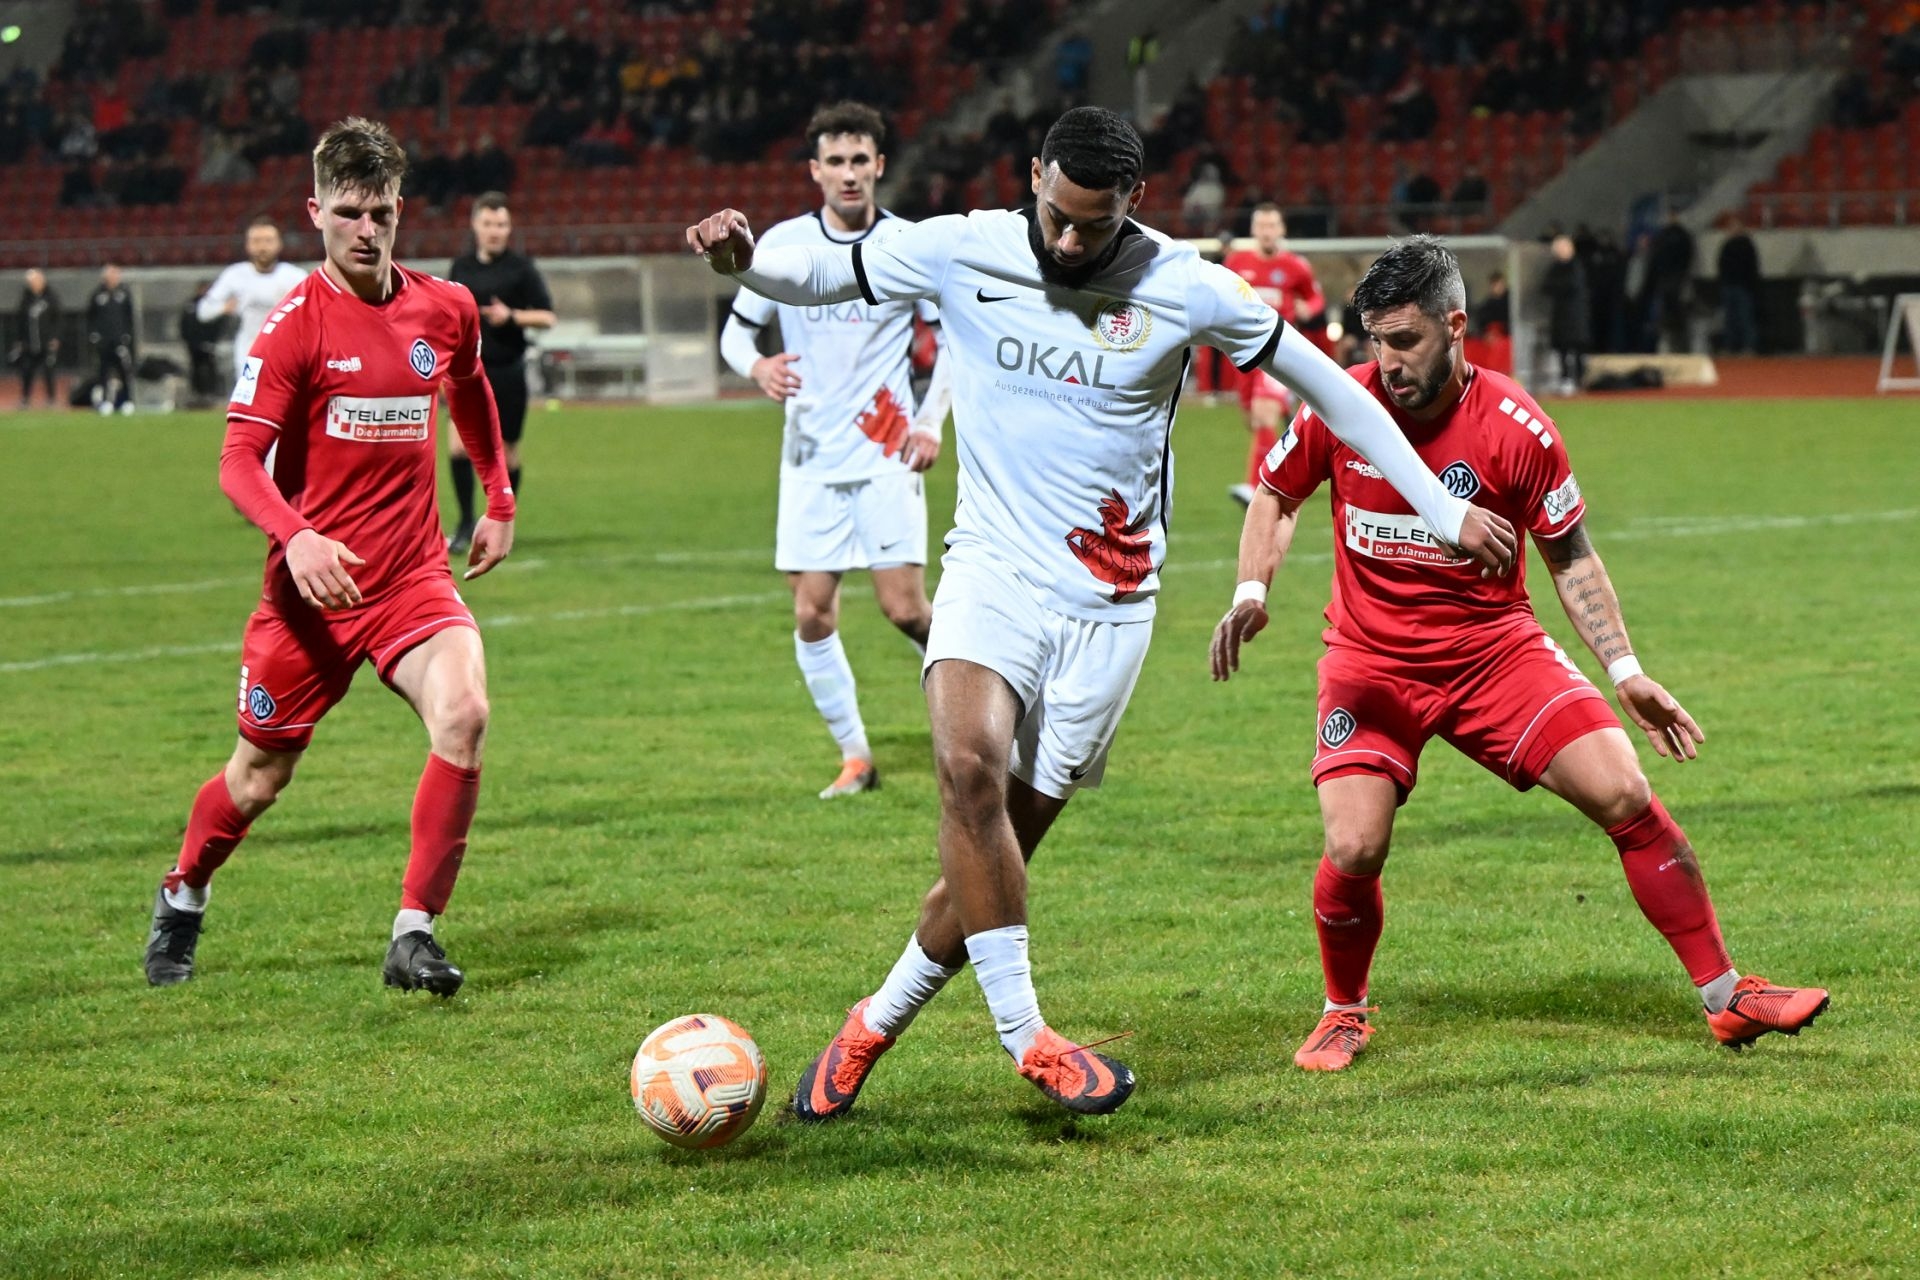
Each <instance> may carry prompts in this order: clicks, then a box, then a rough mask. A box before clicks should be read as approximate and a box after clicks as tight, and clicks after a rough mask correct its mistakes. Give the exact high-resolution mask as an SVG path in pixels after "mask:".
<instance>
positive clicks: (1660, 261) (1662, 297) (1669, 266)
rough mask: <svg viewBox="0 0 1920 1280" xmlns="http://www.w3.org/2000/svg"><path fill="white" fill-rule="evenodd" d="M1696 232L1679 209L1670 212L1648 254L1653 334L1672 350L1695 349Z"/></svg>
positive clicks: (1648, 319) (1650, 324)
mask: <svg viewBox="0 0 1920 1280" xmlns="http://www.w3.org/2000/svg"><path fill="white" fill-rule="evenodd" d="M1693 252H1694V245H1693V233H1692V232H1691V231H1688V230H1687V229H1686V227H1685V226H1684V225H1682V224H1681V222H1680V215H1679V214H1678V213H1675V212H1672V211H1669V212H1668V213H1667V221H1666V225H1664V226H1662V227H1661V228H1660V230H1659V231H1657V232H1655V233H1654V237H1653V243H1652V245H1651V246H1650V247H1649V249H1648V256H1647V290H1648V293H1649V297H1648V305H1647V307H1646V312H1647V324H1648V327H1649V329H1650V330H1651V332H1650V333H1649V337H1658V338H1660V339H1663V340H1664V341H1665V342H1666V345H1667V350H1669V351H1682V352H1683V351H1691V350H1693V335H1692V333H1691V331H1690V326H1689V324H1688V305H1689V302H1690V300H1691V297H1692V285H1693Z"/></svg>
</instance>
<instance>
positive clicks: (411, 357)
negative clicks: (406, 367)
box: [407, 338, 440, 378]
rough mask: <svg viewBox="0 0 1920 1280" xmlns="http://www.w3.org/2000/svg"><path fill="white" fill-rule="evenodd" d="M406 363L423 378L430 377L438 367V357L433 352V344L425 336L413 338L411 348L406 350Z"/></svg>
mask: <svg viewBox="0 0 1920 1280" xmlns="http://www.w3.org/2000/svg"><path fill="white" fill-rule="evenodd" d="M407 363H408V364H410V365H412V366H413V371H414V372H415V373H417V374H419V375H420V376H421V377H423V378H431V377H432V376H433V371H434V369H435V368H436V367H438V365H439V363H440V358H439V357H438V356H436V355H434V354H433V346H432V344H431V343H429V342H428V341H427V340H426V339H425V338H415V339H414V340H413V349H412V350H410V351H408V352H407Z"/></svg>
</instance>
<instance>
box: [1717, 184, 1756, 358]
mask: <svg viewBox="0 0 1920 1280" xmlns="http://www.w3.org/2000/svg"><path fill="white" fill-rule="evenodd" d="M1715 267H1716V274H1717V275H1718V276H1719V278H1720V315H1721V317H1722V328H1721V331H1720V345H1721V348H1722V349H1723V350H1725V351H1728V352H1731V353H1733V354H1734V355H1752V354H1753V353H1754V352H1755V351H1756V350H1758V349H1759V345H1760V325H1759V303H1760V251H1759V250H1758V249H1756V248H1755V247H1754V243H1753V237H1752V236H1750V235H1748V234H1747V229H1746V228H1745V227H1744V226H1742V225H1741V223H1740V219H1738V218H1729V219H1728V220H1727V238H1726V239H1725V240H1722V241H1721V242H1720V256H1719V259H1718V261H1717V262H1716V264H1715Z"/></svg>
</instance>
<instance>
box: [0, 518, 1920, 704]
mask: <svg viewBox="0 0 1920 1280" xmlns="http://www.w3.org/2000/svg"><path fill="white" fill-rule="evenodd" d="M1916 518H1920V507H1903V508H1898V509H1895V510H1891V511H1852V512H1835V513H1833V514H1830V515H1812V516H1804V515H1803V516H1787V515H1783V516H1717V517H1648V518H1645V519H1641V520H1636V521H1634V522H1633V523H1632V524H1630V525H1628V526H1627V527H1626V528H1623V529H1615V530H1612V531H1610V532H1608V533H1607V534H1606V535H1605V537H1603V538H1602V541H1603V542H1607V541H1620V540H1625V539H1634V540H1639V539H1653V538H1700V537H1711V536H1714V535H1718V534H1726V533H1757V532H1770V531H1777V530H1789V529H1810V528H1821V527H1830V526H1835V525H1853V524H1884V523H1892V522H1896V521H1902V520H1913V519H1916ZM765 554H766V552H765V551H764V550H763V549H760V548H738V549H735V550H728V551H716V552H704V553H703V552H657V553H653V554H651V555H646V556H640V555H636V556H631V557H613V556H608V557H601V558H598V559H597V560H596V561H587V562H581V563H608V562H616V561H619V562H626V563H645V562H652V563H657V564H673V563H681V562H683V561H682V559H681V557H684V558H685V562H696V560H695V558H696V557H699V556H702V555H709V556H713V557H715V558H720V557H725V558H727V559H747V558H749V557H759V556H763V555H765ZM1287 558H1288V560H1289V561H1290V562H1292V563H1296V564H1324V563H1326V562H1327V561H1329V560H1331V559H1332V558H1333V557H1332V555H1331V554H1330V553H1327V552H1319V551H1309V552H1301V553H1298V554H1294V555H1290V556H1288V557H1287ZM511 563H512V561H508V564H511ZM567 563H569V564H572V563H576V562H574V561H568V562H567ZM1237 563H1239V562H1238V560H1237V559H1215V560H1184V561H1176V562H1174V563H1172V564H1170V565H1167V566H1166V567H1165V569H1164V570H1163V572H1171V571H1173V570H1179V571H1181V572H1182V573H1189V572H1209V571H1214V570H1219V569H1230V568H1232V567H1233V566H1234V565H1236V564H1237ZM501 567H502V568H505V567H506V565H502V566H501ZM529 567H533V566H531V565H530V566H529ZM241 581H252V579H233V578H223V579H214V580H211V581H207V582H199V583H155V584H149V585H146V586H141V587H123V588H96V589H94V590H93V591H90V592H76V593H62V594H61V595H60V596H59V597H57V598H62V599H73V598H77V597H79V596H83V595H111V594H125V595H145V594H153V593H155V592H160V591H169V590H173V591H186V590H208V589H211V588H213V587H215V586H231V585H234V584H235V583H236V582H241ZM787 596H788V593H787V592H785V591H762V592H754V593H752V594H747V595H729V596H707V597H699V598H695V599H691V600H669V601H665V602H663V603H660V604H625V605H610V606H607V607H604V608H597V609H563V610H560V611H558V612H555V613H506V614H498V615H494V616H491V617H484V616H483V617H481V619H480V621H481V623H482V625H483V626H487V627H512V626H523V625H526V624H528V623H540V622H583V621H590V620H593V619H600V618H644V617H650V616H652V615H654V614H661V613H683V612H688V611H697V610H701V609H736V608H744V607H747V606H749V605H761V604H772V603H775V602H777V601H781V600H785V599H787ZM48 598H49V599H51V598H55V597H48ZM37 599H40V598H39V597H31V596H15V597H12V598H11V599H6V598H0V606H6V605H15V604H18V603H19V602H21V601H33V600H37ZM237 644H238V641H237V640H221V641H210V642H208V643H206V644H194V645H158V646H155V647H152V648H147V649H130V650H123V651H119V652H108V653H99V652H86V653H56V654H52V655H50V656H48V657H45V658H33V659H29V660H26V661H22V662H0V675H10V674H14V673H17V672H23V671H44V670H47V669H48V668H50V667H70V666H84V665H90V664H96V663H110V662H141V661H145V660H148V659H152V658H184V657H192V656H194V655H197V654H203V653H218V652H220V651H222V650H227V649H232V648H235V647H236V646H237Z"/></svg>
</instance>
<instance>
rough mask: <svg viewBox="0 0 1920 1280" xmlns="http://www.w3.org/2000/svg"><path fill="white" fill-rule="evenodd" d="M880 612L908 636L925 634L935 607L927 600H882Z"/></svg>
mask: <svg viewBox="0 0 1920 1280" xmlns="http://www.w3.org/2000/svg"><path fill="white" fill-rule="evenodd" d="M880 611H881V612H882V613H884V614H886V615H887V621H888V622H891V623H892V624H893V625H894V626H896V627H898V628H899V629H900V630H902V631H904V632H906V633H907V634H908V635H916V634H920V633H923V632H925V631H926V629H927V624H928V623H929V622H930V621H932V618H933V606H932V605H930V604H928V603H927V602H926V601H925V600H882V601H881V602H880Z"/></svg>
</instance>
